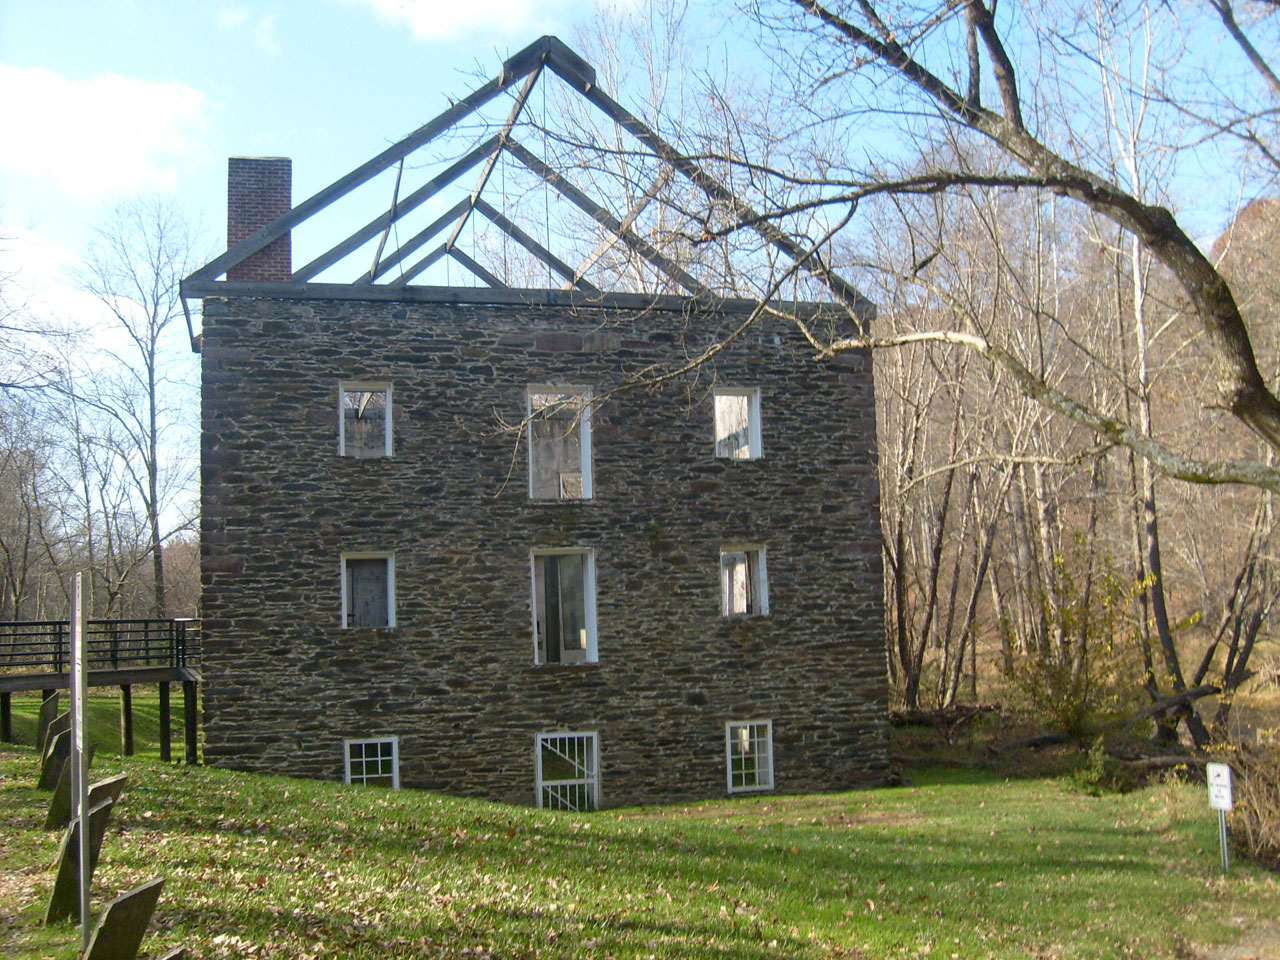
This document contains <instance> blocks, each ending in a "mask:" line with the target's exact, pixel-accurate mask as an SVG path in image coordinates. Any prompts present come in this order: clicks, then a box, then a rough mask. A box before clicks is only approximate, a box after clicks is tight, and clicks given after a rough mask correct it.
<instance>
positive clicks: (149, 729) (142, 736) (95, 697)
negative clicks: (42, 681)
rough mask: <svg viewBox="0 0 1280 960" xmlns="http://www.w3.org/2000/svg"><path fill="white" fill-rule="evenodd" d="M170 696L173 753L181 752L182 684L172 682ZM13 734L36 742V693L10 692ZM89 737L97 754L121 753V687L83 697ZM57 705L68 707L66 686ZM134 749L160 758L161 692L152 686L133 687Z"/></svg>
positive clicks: (20, 740)
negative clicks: (12, 693)
mask: <svg viewBox="0 0 1280 960" xmlns="http://www.w3.org/2000/svg"><path fill="white" fill-rule="evenodd" d="M170 691H171V695H170V697H169V718H170V724H171V727H172V740H171V749H172V751H173V756H174V757H175V758H179V757H181V756H182V753H183V750H184V747H183V740H182V729H183V728H182V687H181V684H176V683H175V684H172V685H171V688H170ZM12 703H13V735H14V739H15V740H17V742H18V743H20V744H25V745H27V746H34V745H35V742H36V718H37V717H38V716H39V713H40V695H39V694H38V693H29V694H27V693H15V694H14V695H13V701H12ZM86 707H87V710H88V730H89V736H90V739H92V740H93V741H94V742H95V743H97V745H98V746H97V755H98V756H99V757H102V758H104V759H105V758H106V757H109V756H110V757H115V756H118V755H119V753H120V691H119V690H118V689H116V688H112V690H111V692H99V693H95V692H93V691H92V690H91V691H90V693H89V696H88V698H87V700H86ZM58 709H59V710H62V711H65V710H70V709H71V698H70V697H69V696H68V695H67V692H66V691H65V690H63V691H62V693H61V696H60V698H59V700H58ZM133 749H134V753H135V754H136V755H137V756H139V757H149V758H151V759H153V760H158V759H160V693H159V690H158V688H157V687H154V686H135V687H134V688H133Z"/></svg>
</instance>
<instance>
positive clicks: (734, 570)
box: [720, 546, 769, 617]
mask: <svg viewBox="0 0 1280 960" xmlns="http://www.w3.org/2000/svg"><path fill="white" fill-rule="evenodd" d="M768 612H769V580H768V576H767V573H766V570H765V559H764V547H761V546H728V547H721V548H720V613H721V615H723V616H726V617H762V616H764V615H765V614H767V613H768Z"/></svg>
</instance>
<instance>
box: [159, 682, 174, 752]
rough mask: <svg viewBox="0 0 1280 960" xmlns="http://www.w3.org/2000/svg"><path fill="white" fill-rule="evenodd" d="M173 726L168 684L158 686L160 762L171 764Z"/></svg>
mask: <svg viewBox="0 0 1280 960" xmlns="http://www.w3.org/2000/svg"><path fill="white" fill-rule="evenodd" d="M172 741H173V724H172V723H171V722H170V718H169V684H168V681H165V682H163V683H161V684H160V761H161V762H162V763H171V762H173V749H172Z"/></svg>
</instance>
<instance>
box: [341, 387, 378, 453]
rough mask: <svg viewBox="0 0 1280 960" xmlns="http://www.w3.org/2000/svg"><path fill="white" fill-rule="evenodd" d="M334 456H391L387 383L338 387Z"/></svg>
mask: <svg viewBox="0 0 1280 960" xmlns="http://www.w3.org/2000/svg"><path fill="white" fill-rule="evenodd" d="M338 454H339V456H343V457H364V458H368V457H389V456H391V384H389V383H351V382H343V383H340V384H338Z"/></svg>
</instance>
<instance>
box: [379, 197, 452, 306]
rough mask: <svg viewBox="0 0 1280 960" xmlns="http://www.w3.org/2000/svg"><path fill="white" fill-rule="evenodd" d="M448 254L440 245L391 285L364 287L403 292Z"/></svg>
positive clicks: (442, 245)
mask: <svg viewBox="0 0 1280 960" xmlns="http://www.w3.org/2000/svg"><path fill="white" fill-rule="evenodd" d="M463 202H464V203H465V202H466V201H465V200H464V201H463ZM449 219H451V220H452V219H453V218H452V217H450V218H449ZM448 253H449V251H448V250H446V249H445V248H444V244H443V243H442V244H440V246H438V247H436V248H435V249H434V250H432V251H431V252H430V253H428V254H427V255H426V256H425V257H423V258H422V259H421V260H419V261H418V262H417V263H415V264H414V265H413V266H412V267H410V268H409V269H408V270H406V271H405V272H404V273H402V274H401V275H400V277H399V279H397V280H395V281H393V282H392V283H387V284H382V285H381V286H380V285H379V284H376V283H370V284H365V285H364V286H366V287H371V288H373V289H374V290H378V289H393V290H403V289H405V288H406V285H407V284H408V283H409V281H410V280H412V279H413V278H414V277H416V276H417V275H418V274H420V273H421V272H422V271H423V270H426V269H427V267H429V266H431V265H432V264H433V263H435V262H436V261H437V260H440V259H441V258H442V257H445V256H447V255H448Z"/></svg>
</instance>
